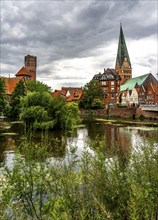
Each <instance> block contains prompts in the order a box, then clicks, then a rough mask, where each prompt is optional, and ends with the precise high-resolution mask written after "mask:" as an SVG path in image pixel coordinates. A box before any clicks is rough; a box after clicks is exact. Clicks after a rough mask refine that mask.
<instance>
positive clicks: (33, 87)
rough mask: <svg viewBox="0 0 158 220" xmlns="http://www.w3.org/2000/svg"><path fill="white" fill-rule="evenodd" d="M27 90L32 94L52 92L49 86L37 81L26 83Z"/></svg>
mask: <svg viewBox="0 0 158 220" xmlns="http://www.w3.org/2000/svg"><path fill="white" fill-rule="evenodd" d="M26 86H27V90H28V91H30V92H49V93H50V92H51V89H50V87H49V86H48V85H46V84H44V83H42V82H40V81H35V80H30V81H27V82H26Z"/></svg>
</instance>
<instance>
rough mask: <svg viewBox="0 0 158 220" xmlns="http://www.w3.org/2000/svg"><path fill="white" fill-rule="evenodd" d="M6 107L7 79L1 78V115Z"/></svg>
mask: <svg viewBox="0 0 158 220" xmlns="http://www.w3.org/2000/svg"><path fill="white" fill-rule="evenodd" d="M5 107H6V93H5V81H4V79H2V78H0V115H1V114H4V111H5Z"/></svg>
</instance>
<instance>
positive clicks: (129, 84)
mask: <svg viewBox="0 0 158 220" xmlns="http://www.w3.org/2000/svg"><path fill="white" fill-rule="evenodd" d="M149 74H150V73H148V74H145V75H142V76H138V77H135V78H132V79H128V80H127V81H126V82H125V83H124V84H123V85H122V86H121V91H124V90H126V89H128V90H131V89H133V88H135V86H141V85H142V84H143V82H144V81H145V80H146V79H147V77H148V76H149Z"/></svg>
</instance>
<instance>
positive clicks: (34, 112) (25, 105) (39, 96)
mask: <svg viewBox="0 0 158 220" xmlns="http://www.w3.org/2000/svg"><path fill="white" fill-rule="evenodd" d="M21 106H22V108H21V114H20V118H21V119H22V120H23V121H25V122H26V124H27V126H32V127H33V128H34V129H37V128H39V129H52V128H54V129H62V130H65V131H70V130H71V131H72V130H74V128H75V127H76V125H77V124H78V123H79V108H78V105H77V104H75V103H70V104H66V102H65V100H64V99H63V98H61V97H55V98H52V96H51V95H50V94H49V93H48V92H30V93H28V95H27V96H26V97H24V98H22V99H21Z"/></svg>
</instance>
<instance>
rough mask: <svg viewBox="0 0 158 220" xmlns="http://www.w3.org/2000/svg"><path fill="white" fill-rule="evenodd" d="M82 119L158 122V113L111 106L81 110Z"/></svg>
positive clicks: (136, 108)
mask: <svg viewBox="0 0 158 220" xmlns="http://www.w3.org/2000/svg"><path fill="white" fill-rule="evenodd" d="M80 112H81V116H82V117H102V118H120V119H134V120H135V119H146V120H157V121H158V111H143V110H142V109H141V108H138V107H117V106H111V107H109V108H108V109H95V110H88V109H80Z"/></svg>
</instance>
